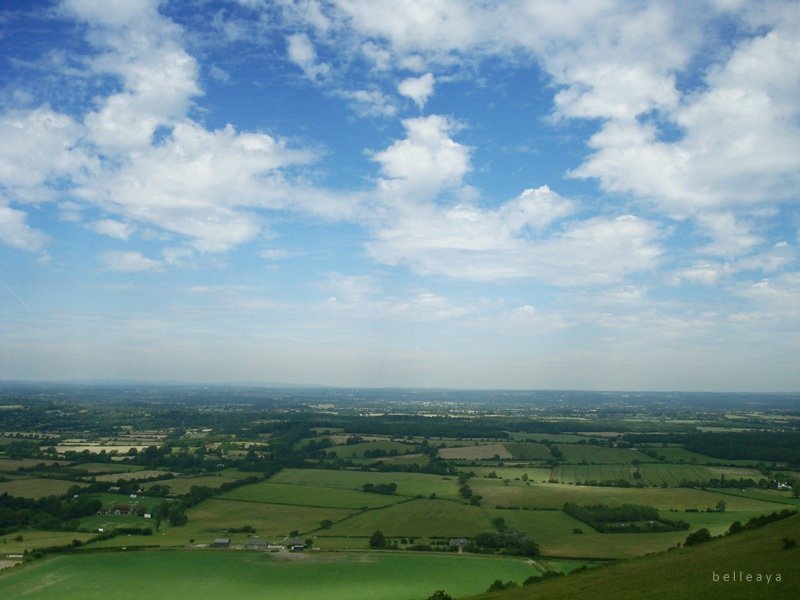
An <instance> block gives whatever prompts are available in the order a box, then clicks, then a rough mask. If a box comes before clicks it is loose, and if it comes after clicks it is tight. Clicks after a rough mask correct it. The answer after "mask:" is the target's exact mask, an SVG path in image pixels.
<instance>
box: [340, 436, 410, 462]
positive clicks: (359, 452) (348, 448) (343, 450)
mask: <svg viewBox="0 0 800 600" xmlns="http://www.w3.org/2000/svg"><path fill="white" fill-rule="evenodd" d="M415 448H416V446H415V445H413V444H404V443H403V442H393V441H392V440H375V441H372V442H359V443H358V444H339V445H337V446H331V447H330V448H325V452H336V455H337V456H338V457H339V458H350V457H356V458H361V457H363V456H364V452H367V451H372V450H385V451H386V452H391V451H392V450H396V451H397V452H398V453H399V454H405V453H406V452H408V451H411V450H414V449H415Z"/></svg>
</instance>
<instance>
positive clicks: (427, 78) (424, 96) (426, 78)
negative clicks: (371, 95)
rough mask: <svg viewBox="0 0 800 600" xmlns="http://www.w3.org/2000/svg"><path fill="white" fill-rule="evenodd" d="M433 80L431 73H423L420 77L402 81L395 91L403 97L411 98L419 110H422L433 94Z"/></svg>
mask: <svg viewBox="0 0 800 600" xmlns="http://www.w3.org/2000/svg"><path fill="white" fill-rule="evenodd" d="M434 83H435V80H434V78H433V75H432V74H431V73H425V74H424V75H421V76H420V77H409V78H408V79H404V80H403V81H401V82H400V83H399V84H398V86H397V91H398V92H400V93H401V94H402V95H403V96H406V97H408V98H411V99H412V100H413V101H414V104H416V105H417V106H418V107H419V108H423V107H424V106H425V103H426V102H427V101H428V98H429V97H430V95H431V94H433V86H434Z"/></svg>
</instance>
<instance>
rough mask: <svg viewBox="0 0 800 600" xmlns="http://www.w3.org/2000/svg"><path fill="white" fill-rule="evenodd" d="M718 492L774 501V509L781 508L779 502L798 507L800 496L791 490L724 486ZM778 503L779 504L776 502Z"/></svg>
mask: <svg viewBox="0 0 800 600" xmlns="http://www.w3.org/2000/svg"><path fill="white" fill-rule="evenodd" d="M719 493H720V494H730V495H731V496H738V497H740V498H753V499H755V500H764V501H765V502H774V503H776V504H773V506H774V508H775V510H781V509H782V508H783V507H781V506H780V504H786V505H788V506H790V507H794V508H800V498H795V497H794V496H792V493H791V492H779V491H778V490H752V489H746V490H738V489H731V488H726V489H724V490H720V492H719ZM777 503H780V504H777Z"/></svg>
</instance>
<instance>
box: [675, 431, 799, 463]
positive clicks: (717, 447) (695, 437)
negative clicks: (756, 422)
mask: <svg viewBox="0 0 800 600" xmlns="http://www.w3.org/2000/svg"><path fill="white" fill-rule="evenodd" d="M684 447H685V448H686V449H687V450H691V451H693V452H698V453H700V454H706V455H708V456H713V457H715V458H724V459H730V460H760V461H765V462H782V463H783V462H785V463H789V464H793V465H800V432H797V431H737V432H736V433H698V434H692V435H688V436H686V439H685V441H684Z"/></svg>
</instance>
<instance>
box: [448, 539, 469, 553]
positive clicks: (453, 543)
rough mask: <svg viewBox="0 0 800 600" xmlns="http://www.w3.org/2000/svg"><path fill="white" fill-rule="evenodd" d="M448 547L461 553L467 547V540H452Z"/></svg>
mask: <svg viewBox="0 0 800 600" xmlns="http://www.w3.org/2000/svg"><path fill="white" fill-rule="evenodd" d="M448 545H449V546H450V547H451V548H457V549H458V550H459V551H461V550H462V549H463V548H464V546H466V545H467V538H451V539H450V542H449V543H448Z"/></svg>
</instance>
